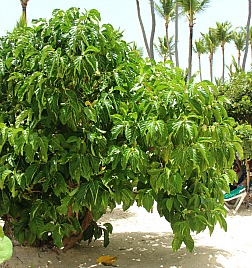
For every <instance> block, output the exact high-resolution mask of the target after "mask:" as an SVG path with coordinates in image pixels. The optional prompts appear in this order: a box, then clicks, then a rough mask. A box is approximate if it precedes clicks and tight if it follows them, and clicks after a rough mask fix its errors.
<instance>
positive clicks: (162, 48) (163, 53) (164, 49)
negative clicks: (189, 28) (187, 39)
mask: <svg viewBox="0 0 252 268" xmlns="http://www.w3.org/2000/svg"><path fill="white" fill-rule="evenodd" d="M168 42H169V47H170V53H171V55H174V53H175V51H174V46H175V44H174V42H173V36H171V37H170V38H169V40H168ZM154 47H155V49H156V51H157V53H158V55H159V56H160V57H162V58H163V59H164V62H165V61H166V60H167V58H168V57H169V52H168V46H167V42H166V36H164V37H163V38H162V37H158V44H154Z"/></svg>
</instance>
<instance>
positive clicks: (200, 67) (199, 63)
mask: <svg viewBox="0 0 252 268" xmlns="http://www.w3.org/2000/svg"><path fill="white" fill-rule="evenodd" d="M198 59H199V72H200V81H202V73H201V60H200V55H198Z"/></svg>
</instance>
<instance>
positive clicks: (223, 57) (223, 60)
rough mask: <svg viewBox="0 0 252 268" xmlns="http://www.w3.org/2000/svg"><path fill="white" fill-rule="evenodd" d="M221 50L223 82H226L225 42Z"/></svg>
mask: <svg viewBox="0 0 252 268" xmlns="http://www.w3.org/2000/svg"><path fill="white" fill-rule="evenodd" d="M221 50H222V82H224V78H225V48H224V44H222V45H221Z"/></svg>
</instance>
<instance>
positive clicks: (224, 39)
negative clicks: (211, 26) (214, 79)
mask: <svg viewBox="0 0 252 268" xmlns="http://www.w3.org/2000/svg"><path fill="white" fill-rule="evenodd" d="M216 26H217V28H216V36H217V38H218V40H219V42H220V45H221V51H222V82H224V77H225V44H226V43H230V42H231V40H232V31H231V27H232V25H231V23H230V22H228V21H225V22H223V23H220V22H216Z"/></svg>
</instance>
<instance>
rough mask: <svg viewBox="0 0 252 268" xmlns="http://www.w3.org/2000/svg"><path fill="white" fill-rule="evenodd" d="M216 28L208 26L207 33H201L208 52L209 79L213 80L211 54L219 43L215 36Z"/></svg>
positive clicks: (212, 54)
mask: <svg viewBox="0 0 252 268" xmlns="http://www.w3.org/2000/svg"><path fill="white" fill-rule="evenodd" d="M216 32H217V30H216V29H214V28H209V30H208V33H206V34H202V33H201V35H202V38H203V40H204V43H205V48H206V51H207V52H208V53H209V64H210V80H211V82H213V56H214V53H215V51H216V49H217V47H218V46H219V45H220V42H219V40H218V38H217V37H216V34H217V33H216Z"/></svg>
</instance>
